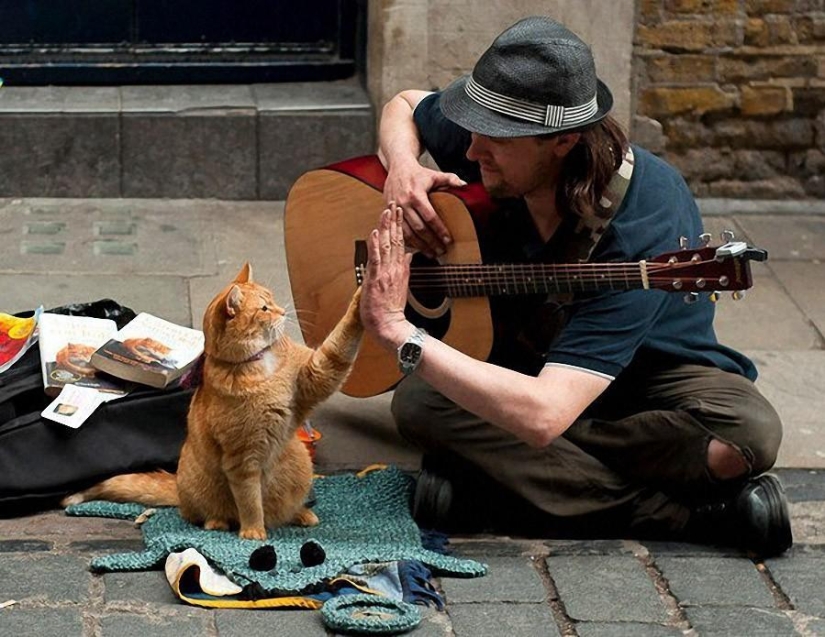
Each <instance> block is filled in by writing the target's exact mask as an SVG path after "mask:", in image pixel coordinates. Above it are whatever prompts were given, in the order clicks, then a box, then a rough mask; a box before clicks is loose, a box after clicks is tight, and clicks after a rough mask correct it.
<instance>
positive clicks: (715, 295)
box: [708, 291, 722, 303]
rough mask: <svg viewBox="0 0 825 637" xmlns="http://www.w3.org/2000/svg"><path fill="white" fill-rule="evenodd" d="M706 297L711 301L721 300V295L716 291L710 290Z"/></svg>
mask: <svg viewBox="0 0 825 637" xmlns="http://www.w3.org/2000/svg"><path fill="white" fill-rule="evenodd" d="M708 299H709V300H710V302H711V303H718V302H719V301H721V300H722V297H721V296H719V292H718V291H716V292H711V293H710V294H709V295H708Z"/></svg>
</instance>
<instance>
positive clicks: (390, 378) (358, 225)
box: [284, 155, 767, 397]
mask: <svg viewBox="0 0 825 637" xmlns="http://www.w3.org/2000/svg"><path fill="white" fill-rule="evenodd" d="M385 178H386V172H385V171H384V168H383V166H382V165H381V163H380V162H379V161H378V158H377V157H376V156H374V155H370V156H366V157H359V158H355V159H351V160H347V161H344V162H341V163H338V164H334V165H331V166H328V167H326V168H322V169H318V170H313V171H310V172H308V173H306V174H304V175H303V176H301V177H300V178H299V179H298V180H297V181H296V182H295V184H294V185H293V186H292V188H291V190H290V192H289V194H288V196H287V200H286V209H285V213H284V240H285V247H286V258H287V267H288V270H289V279H290V285H291V287H292V296H293V300H294V302H295V309H296V311H297V316H298V322H299V324H300V327H301V332H302V333H303V337H304V340H305V342H306V343H307V345H308V346H310V347H317V346H318V345H319V344H320V343H321V342H322V341H323V340H324V338H325V337H326V336H327V334H329V332H330V331H331V330H332V328H333V327H334V326H335V324H336V323H337V322H338V321H339V320H340V318H341V317H342V316H343V315H344V311H345V310H346V307H347V304H348V303H349V300H350V298H351V297H352V294H353V293H354V292H355V289H356V286H357V285H358V284H359V283H360V281H361V280H362V277H363V272H364V267H365V264H366V244H365V242H364V240H365V239H366V237H367V236H368V235H369V233H370V231H371V230H372V229H373V228H374V227H375V226H376V224H377V221H378V217H379V214H380V212H381V211H382V210H383V209H384V208H385V204H384V200H383V195H382V192H383V187H384V180H385ZM430 199H431V201H432V204H433V207H434V208H435V209H436V210H437V212H438V213H439V215H440V216H441V218H442V219H443V220H444V223H445V224H446V225H447V227H448V228H449V230H450V233H451V235H452V237H453V244H452V245H451V246H450V247H449V249H448V250H447V252H446V253H445V254H444V255H443V256H442V257H440V258H439V259H438V260H437V261H431V260H427V259H425V258H424V257H423V256H422V255H416V257H415V258H414V259H413V263H412V266H411V272H410V295H409V299H408V304H407V310H406V314H407V317H408V318H409V319H410V320H411V321H412V322H413V323H415V324H416V325H419V326H421V327H424V328H425V329H426V330H427V331H428V332H429V333H430V334H431V335H433V336H435V337H436V338H439V339H440V340H442V341H443V342H445V343H447V344H448V345H450V346H452V347H454V348H456V349H458V350H460V351H462V352H464V353H465V354H467V355H469V356H472V357H474V358H476V359H479V360H485V359H486V358H487V356H488V355H489V353H490V350H491V347H492V344H493V323H492V319H491V316H490V304H489V300H488V297H490V296H496V295H537V294H542V295H545V296H547V295H551V294H557V293H570V292H578V291H601V290H632V289H651V290H665V291H668V292H679V293H682V294H685V295H686V298H685V300H686V301H688V302H691V301H692V300H695V299H696V298H697V297H698V293H700V292H714V291H731V292H734V293H735V294H737V295H738V294H741V291H743V290H746V289H748V288H750V287H751V286H752V284H753V281H752V277H751V271H750V261H751V260H755V261H764V260H765V259H767V253H766V252H765V251H764V250H759V249H757V248H752V247H750V246H748V245H747V244H745V243H742V242H733V241H732V235H730V236H727V237H725V239H726V240H727V242H726V243H725V244H724V245H721V246H719V247H710V246H709V245H707V243H708V241H709V239H710V237H709V235H703V237H702V240H703V243H704V244H705V245H704V247H701V248H695V249H687V248H683V249H680V250H676V251H674V252H668V253H665V254H662V255H659V256H657V257H654V258H652V259H647V260H643V261H638V262H635V263H575V264H558V263H547V264H543V263H527V264H519V263H515V264H485V263H482V260H481V253H480V249H479V243H478V238H477V234H476V226H477V224H483V223H484V220H485V219H486V218H487V217H488V216H489V215H490V214H491V213H492V212H493V211H494V210H495V205H494V204H493V203H492V202H491V201H490V199H489V198H488V197H487V194H486V191H485V190H484V188H483V187H482V186H481V185H480V184H469V185H468V186H466V187H463V188H455V189H448V190H444V191H438V192H433V193H431V195H430ZM685 243H686V240H685ZM401 377H402V375H401V373H400V372H399V370H398V366H397V362H396V356H395V352H387V351H386V350H384V349H382V348H381V347H379V345H378V343H377V342H376V341H374V340H373V339H372V338H371V337H370V336H365V338H364V342H363V343H362V345H361V349H360V351H359V354H358V358H357V359H356V361H355V365H354V367H353V370H352V372H351V374H350V375H349V378H348V380H347V382H346V383H345V385H344V387H343V389H342V391H343V392H344V393H345V394H347V395H349V396H356V397H367V396H374V395H377V394H380V393H382V392H384V391H387V390H389V389H392V388H393V387H394V386H395V385H396V384H397V383H398V381H399V380H401Z"/></svg>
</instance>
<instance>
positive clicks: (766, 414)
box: [748, 402, 782, 475]
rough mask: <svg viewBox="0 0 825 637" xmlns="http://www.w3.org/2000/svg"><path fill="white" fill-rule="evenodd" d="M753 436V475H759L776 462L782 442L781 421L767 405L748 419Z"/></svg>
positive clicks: (751, 449)
mask: <svg viewBox="0 0 825 637" xmlns="http://www.w3.org/2000/svg"><path fill="white" fill-rule="evenodd" d="M748 420H749V421H750V423H751V425H752V427H753V432H754V436H753V438H752V441H751V444H750V451H751V454H752V456H753V457H752V458H751V465H752V473H753V475H759V474H760V473H764V472H765V471H767V470H768V469H770V468H771V467H772V466H773V465H774V463H775V462H776V456H777V453H778V452H779V444H780V443H781V442H782V421H781V419H780V418H779V414H777V413H776V410H775V409H774V408H773V407H771V406H770V405H768V404H767V402H766V407H765V408H764V409H760V410H758V411H756V412H754V413H752V414H751V415H750V417H749V418H748Z"/></svg>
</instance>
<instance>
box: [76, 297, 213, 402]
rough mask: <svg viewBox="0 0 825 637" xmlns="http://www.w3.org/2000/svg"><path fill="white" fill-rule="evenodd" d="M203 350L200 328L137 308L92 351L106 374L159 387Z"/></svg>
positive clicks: (94, 362) (176, 376)
mask: <svg viewBox="0 0 825 637" xmlns="http://www.w3.org/2000/svg"><path fill="white" fill-rule="evenodd" d="M202 352H203V332H201V331H200V330H195V329H192V328H190V327H184V326H182V325H177V324H176V323H171V322H169V321H166V320H164V319H162V318H159V317H157V316H154V315H152V314H148V313H146V312H141V313H140V314H138V315H137V316H136V317H135V318H134V319H132V320H131V321H130V322H129V323H127V324H126V326H124V327H123V328H122V329H121V330H120V331H118V332H117V333H115V334H114V335H113V336H112V337H111V338H110V339H108V340H107V341H106V342H105V343H104V344H102V345H101V346H100V347H99V348H98V349H97V351H95V352H94V354H92V357H91V363H92V365H93V366H94V367H95V368H96V369H98V370H100V371H103V372H106V373H107V374H111V375H112V376H115V377H117V378H120V379H123V380H128V381H132V382H136V383H140V384H143V385H148V386H150V387H155V388H158V389H162V388H165V387H168V386H169V385H171V384H173V383H174V382H175V381H176V380H177V379H179V378H180V377H181V376H182V375H183V374H184V373H186V372H187V371H188V370H189V368H191V367H192V366H193V365H194V364H195V363H196V362H197V360H198V358H199V357H200V355H201V353H202Z"/></svg>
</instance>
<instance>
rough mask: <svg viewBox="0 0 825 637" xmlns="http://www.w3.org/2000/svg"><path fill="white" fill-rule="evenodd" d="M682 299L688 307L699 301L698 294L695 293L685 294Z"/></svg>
mask: <svg viewBox="0 0 825 637" xmlns="http://www.w3.org/2000/svg"><path fill="white" fill-rule="evenodd" d="M684 299H685V303H687V304H688V305H693V304H694V303H696V301H698V300H699V294H698V293H697V292H688V293H687V294H685V297H684Z"/></svg>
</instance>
